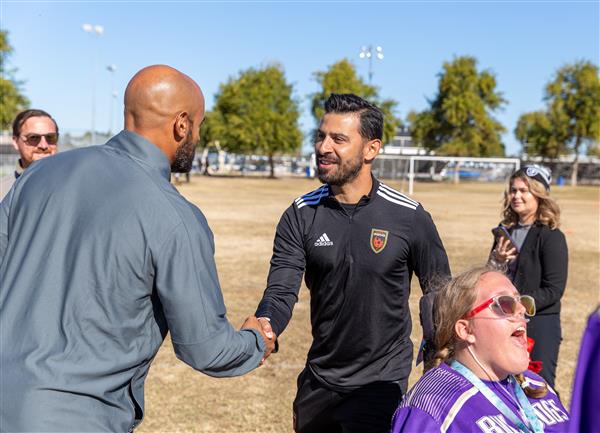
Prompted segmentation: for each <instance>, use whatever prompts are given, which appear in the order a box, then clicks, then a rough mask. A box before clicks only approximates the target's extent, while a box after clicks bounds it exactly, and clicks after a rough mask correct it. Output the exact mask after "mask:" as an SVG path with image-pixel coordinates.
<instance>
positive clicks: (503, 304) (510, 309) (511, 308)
mask: <svg viewBox="0 0 600 433" xmlns="http://www.w3.org/2000/svg"><path fill="white" fill-rule="evenodd" d="M519 304H521V305H522V306H523V307H525V315H526V316H529V317H532V316H535V299H533V298H532V297H531V296H529V295H523V296H510V295H500V296H494V297H493V298H491V299H488V300H487V301H485V302H484V303H482V304H481V305H478V306H477V307H475V308H473V309H472V310H471V311H469V312H468V313H467V314H465V319H468V318H470V317H473V316H474V315H476V314H477V313H479V312H481V311H483V310H485V309H486V308H487V307H490V308H491V310H492V311H494V312H495V313H497V314H500V315H503V316H508V317H511V316H514V315H515V314H517V306H518V305H519Z"/></svg>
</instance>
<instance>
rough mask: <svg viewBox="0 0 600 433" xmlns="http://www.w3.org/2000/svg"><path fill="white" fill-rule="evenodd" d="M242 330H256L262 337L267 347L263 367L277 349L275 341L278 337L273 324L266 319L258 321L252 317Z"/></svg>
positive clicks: (262, 318)
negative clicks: (272, 326)
mask: <svg viewBox="0 0 600 433" xmlns="http://www.w3.org/2000/svg"><path fill="white" fill-rule="evenodd" d="M240 329H254V330H256V331H258V332H259V333H260V335H261V336H262V338H263V340H264V341H265V345H266V349H265V355H264V357H263V359H262V360H261V361H260V365H263V363H264V362H265V360H266V359H267V358H268V357H269V355H270V354H271V353H272V352H273V350H274V349H275V340H277V336H276V335H275V333H274V332H273V329H272V328H271V323H269V319H267V318H266V317H259V318H258V319H257V318H256V317H255V316H250V317H248V318H247V319H246V320H245V321H244V324H243V325H242V327H241V328H240Z"/></svg>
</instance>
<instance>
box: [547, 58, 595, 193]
mask: <svg viewBox="0 0 600 433" xmlns="http://www.w3.org/2000/svg"><path fill="white" fill-rule="evenodd" d="M544 99H545V100H546V103H547V104H548V112H549V113H550V119H551V120H552V122H553V128H554V130H555V131H556V134H557V136H558V138H560V139H564V142H565V143H566V145H567V146H568V148H569V150H570V151H571V152H573V153H574V154H575V158H574V161H573V169H572V173H571V184H572V185H573V186H575V185H577V170H578V167H579V153H580V152H581V151H582V146H583V145H584V144H587V145H588V149H589V146H590V145H591V146H592V147H593V145H594V143H597V142H598V141H600V80H599V79H598V67H597V66H596V65H594V64H592V63H591V62H587V61H580V62H576V63H574V64H568V65H565V66H563V67H562V68H560V69H559V70H558V71H557V73H556V76H555V77H554V79H553V80H552V81H551V82H550V83H549V84H548V85H547V86H546V94H545V97H544Z"/></svg>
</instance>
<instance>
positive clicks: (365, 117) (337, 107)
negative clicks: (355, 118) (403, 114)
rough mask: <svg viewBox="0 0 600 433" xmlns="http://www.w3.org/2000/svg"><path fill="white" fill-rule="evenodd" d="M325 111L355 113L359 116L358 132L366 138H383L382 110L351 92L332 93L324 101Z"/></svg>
mask: <svg viewBox="0 0 600 433" xmlns="http://www.w3.org/2000/svg"><path fill="white" fill-rule="evenodd" d="M327 113H356V114H358V115H359V116H360V128H359V133H360V135H361V137H363V138H366V139H367V140H375V139H378V140H381V139H382V138H383V112H382V111H381V109H379V108H378V107H376V106H375V105H373V104H371V103H370V102H368V101H365V100H364V99H363V98H361V97H359V96H356V95H354V94H352V93H332V94H331V95H329V98H328V99H327V101H325V114H327Z"/></svg>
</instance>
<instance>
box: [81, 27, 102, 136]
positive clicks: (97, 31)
mask: <svg viewBox="0 0 600 433" xmlns="http://www.w3.org/2000/svg"><path fill="white" fill-rule="evenodd" d="M81 28H82V29H83V31H84V32H86V33H88V34H90V35H91V36H98V37H100V36H102V35H103V34H104V27H103V26H101V25H100V24H83V25H82V26H81ZM97 57H98V53H97V50H95V53H94V64H93V68H94V69H93V70H92V144H96V63H97Z"/></svg>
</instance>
